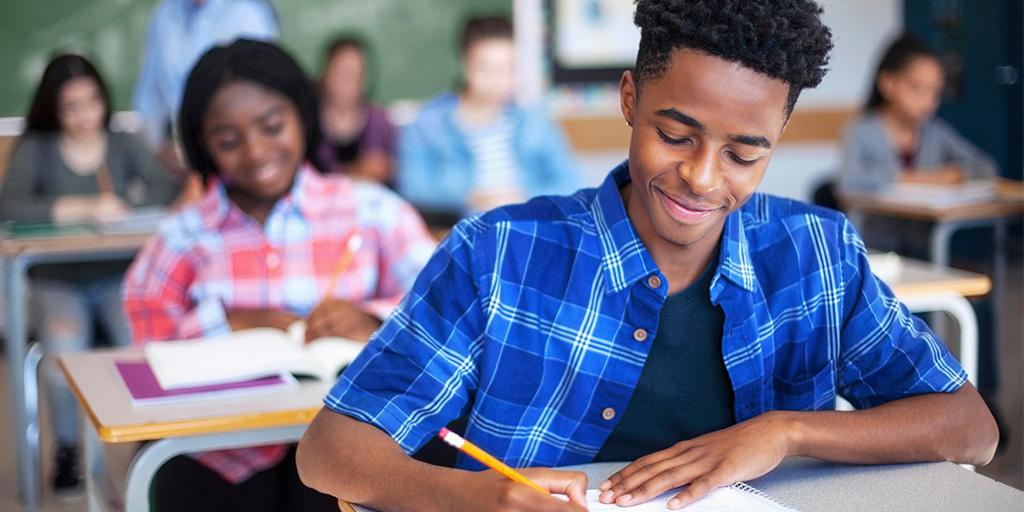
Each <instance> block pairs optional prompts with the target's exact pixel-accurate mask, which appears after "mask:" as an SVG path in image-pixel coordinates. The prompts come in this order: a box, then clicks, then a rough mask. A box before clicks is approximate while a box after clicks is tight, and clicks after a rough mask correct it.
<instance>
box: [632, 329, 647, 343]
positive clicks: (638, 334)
mask: <svg viewBox="0 0 1024 512" xmlns="http://www.w3.org/2000/svg"><path fill="white" fill-rule="evenodd" d="M633 339H634V340H637V341H640V342H644V341H647V329H644V328H640V329H637V330H635V331H633Z"/></svg>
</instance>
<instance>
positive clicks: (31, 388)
mask: <svg viewBox="0 0 1024 512" xmlns="http://www.w3.org/2000/svg"><path fill="white" fill-rule="evenodd" d="M42 360H43V347H42V346H40V345H39V343H38V342H33V343H32V344H31V345H29V347H28V351H27V352H26V353H25V360H24V361H23V362H22V365H23V366H22V374H23V375H24V376H25V379H24V382H25V449H26V450H28V458H29V461H30V464H29V471H30V472H31V474H32V475H34V476H36V477H37V478H38V477H39V475H40V474H41V473H42V470H41V469H40V464H39V363H40V362H42ZM34 490H35V495H36V496H39V495H40V493H39V488H38V487H36V488H35V489H34Z"/></svg>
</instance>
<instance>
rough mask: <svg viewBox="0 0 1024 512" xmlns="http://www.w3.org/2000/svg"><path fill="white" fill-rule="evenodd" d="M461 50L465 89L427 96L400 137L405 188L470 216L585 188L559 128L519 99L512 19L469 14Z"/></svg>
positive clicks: (400, 179) (415, 198)
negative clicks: (516, 94)
mask: <svg viewBox="0 0 1024 512" xmlns="http://www.w3.org/2000/svg"><path fill="white" fill-rule="evenodd" d="M460 50H461V52H462V53H461V57H462V75H463V82H464V86H463V88H462V89H461V90H460V91H458V93H450V92H448V93H443V94H440V95H438V96H436V97H434V98H432V99H431V100H430V101H428V102H427V103H426V104H425V105H424V106H423V108H422V109H421V110H420V112H419V114H418V115H417V116H416V119H415V120H414V121H413V122H412V123H411V124H410V125H409V126H407V127H406V128H405V129H404V130H403V131H402V133H401V135H400V137H399V143H398V173H397V175H396V177H395V179H396V180H397V181H396V182H397V187H398V192H399V193H400V194H402V196H404V197H405V198H407V199H409V201H411V202H412V203H413V204H415V205H416V206H417V207H419V208H421V209H422V210H424V211H427V212H431V213H440V214H455V215H463V214H467V213H476V212H480V211H484V210H488V209H491V208H494V207H497V206H502V205H506V204H511V203H517V202H521V201H525V200H526V199H529V198H531V197H535V196H538V195H542V194H566V193H569V192H571V191H572V190H574V189H575V188H576V187H578V186H579V185H580V183H579V174H578V169H577V168H576V164H575V162H574V160H573V157H572V155H571V154H570V152H569V148H568V146H567V145H566V143H565V138H564V137H563V136H562V133H561V131H560V130H559V128H558V126H557V125H556V124H555V122H554V121H553V120H552V119H551V117H550V116H549V115H548V113H547V112H546V111H545V110H544V109H543V108H541V107H540V106H537V105H530V106H524V105H520V104H517V103H516V102H515V99H514V97H513V93H514V91H515V44H514V43H513V40H512V24H511V23H510V22H509V21H508V19H506V18H502V17H495V16H488V17H479V18H473V19H470V20H469V21H468V22H467V23H466V26H465V27H464V29H463V32H462V39H461V44H460Z"/></svg>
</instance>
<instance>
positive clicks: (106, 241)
mask: <svg viewBox="0 0 1024 512" xmlns="http://www.w3.org/2000/svg"><path fill="white" fill-rule="evenodd" d="M148 237H149V235H147V234H136V235H99V234H80V235H74V236H55V237H40V238H7V239H0V258H3V271H4V279H5V283H6V289H5V290H4V307H5V308H6V310H5V313H6V314H5V316H4V318H5V321H6V326H5V334H6V336H5V338H4V343H5V345H4V348H5V350H6V352H7V360H8V373H7V376H8V390H9V392H10V393H11V404H12V411H11V419H12V426H13V428H12V431H13V432H14V447H15V457H16V459H17V467H18V489H19V491H20V494H21V496H22V500H24V503H25V507H26V509H27V510H30V511H31V510H35V509H36V507H38V504H39V482H38V481H37V480H38V475H39V473H40V470H39V461H38V454H34V453H31V450H30V445H31V440H30V439H29V438H30V436H38V435H39V433H38V431H30V429H29V428H28V418H27V414H26V409H25V407H26V402H25V389H26V386H25V372H24V367H23V366H22V360H24V358H25V350H26V344H27V343H28V326H27V315H28V312H27V308H26V304H25V301H26V298H27V294H28V286H27V285H28V282H27V281H28V271H29V269H31V268H32V267H33V266H35V265H40V264H44V263H86V262H93V261H112V260H120V259H125V260H128V259H131V258H132V257H133V256H134V255H135V253H136V252H137V251H138V250H139V248H140V247H142V244H143V243H145V241H146V239H147V238H148Z"/></svg>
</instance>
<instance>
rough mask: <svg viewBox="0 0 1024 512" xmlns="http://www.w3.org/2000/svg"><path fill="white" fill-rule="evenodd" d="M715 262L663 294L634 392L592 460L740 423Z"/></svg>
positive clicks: (631, 454)
mask: <svg viewBox="0 0 1024 512" xmlns="http://www.w3.org/2000/svg"><path fill="white" fill-rule="evenodd" d="M716 266H717V261H712V264H711V265H709V266H708V268H707V269H706V270H705V271H704V273H703V275H701V277H700V278H698V279H697V281H695V282H694V283H693V284H692V285H690V286H689V287H688V288H686V289H685V290H683V291H681V292H678V293H676V294H674V295H670V296H669V297H667V298H666V299H665V304H664V305H663V306H662V308H661V315H660V317H659V320H658V333H657V335H655V337H654V341H653V342H652V343H653V345H652V346H651V351H650V354H648V356H647V362H646V363H645V364H644V369H643V372H642V373H641V374H640V380H639V382H638V383H637V385H636V389H635V390H634V391H633V397H632V398H631V399H630V401H629V405H628V406H626V411H625V412H624V413H623V415H622V418H621V419H620V420H619V423H618V425H617V426H616V427H615V430H613V431H612V433H611V434H610V435H609V436H608V440H607V441H605V443H604V446H602V447H601V451H600V452H598V454H597V456H596V457H595V458H594V461H595V462H605V461H632V460H635V459H638V458H640V457H642V456H644V455H647V454H650V453H652V452H656V451H658V450H663V449H665V448H668V447H670V446H672V445H673V444H675V443H678V442H680V441H685V440H687V439H692V438H694V437H697V436H700V435H703V434H706V433H708V432H714V431H716V430H721V429H723V428H726V427H729V426H731V425H733V424H735V423H736V416H735V414H734V413H733V391H732V383H731V382H730V380H729V374H728V373H727V372H726V371H725V361H724V360H723V359H722V325H723V322H724V321H725V314H724V313H723V311H722V308H721V307H720V306H716V305H714V304H712V303H711V295H710V288H711V278H712V277H713V276H714V269H715V267H716Z"/></svg>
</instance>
